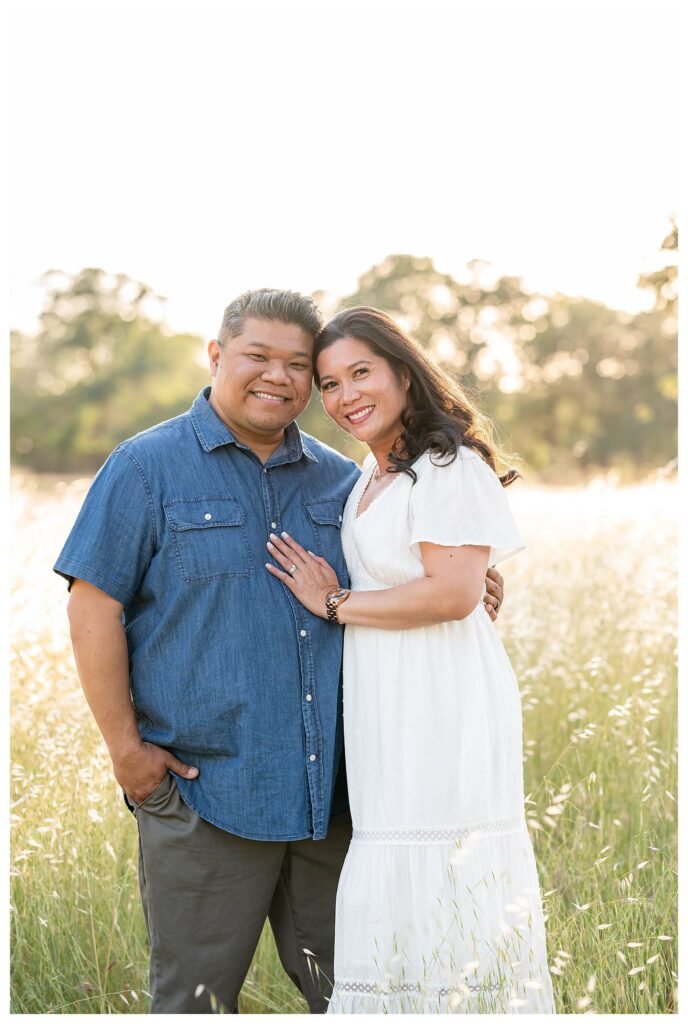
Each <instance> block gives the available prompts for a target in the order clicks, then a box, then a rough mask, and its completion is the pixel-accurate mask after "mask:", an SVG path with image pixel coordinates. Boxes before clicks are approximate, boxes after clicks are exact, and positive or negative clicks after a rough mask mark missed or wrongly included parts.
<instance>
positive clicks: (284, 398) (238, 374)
mask: <svg viewBox="0 0 688 1024" xmlns="http://www.w3.org/2000/svg"><path fill="white" fill-rule="evenodd" d="M208 355H209V357H210V373H211V376H212V378H213V382H212V392H211V395H210V404H211V405H212V406H213V408H214V410H215V412H217V414H218V415H219V416H220V417H221V418H222V419H223V420H224V421H225V423H226V424H227V426H228V427H229V429H230V430H231V431H232V433H233V434H234V435H235V437H236V438H237V440H239V441H242V442H243V443H244V444H248V445H249V447H250V446H251V445H252V444H256V445H269V444H274V443H278V442H279V441H280V440H281V437H282V434H283V431H284V428H285V427H286V426H288V425H289V424H290V423H291V422H292V421H293V420H295V419H296V417H297V416H298V415H300V413H302V412H303V410H304V409H305V408H306V406H307V405H308V400H309V398H310V396H311V385H312V382H313V338H312V337H311V335H310V334H308V333H307V332H306V331H304V329H303V328H302V327H298V326H297V325H296V324H283V323H280V322H279V321H272V320H253V319H248V320H246V322H245V324H244V329H243V331H242V332H241V334H239V335H237V337H236V338H227V340H226V341H225V343H224V345H223V346H222V348H220V346H219V344H218V343H217V341H211V342H209V344H208Z"/></svg>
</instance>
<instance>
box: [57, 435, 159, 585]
mask: <svg viewBox="0 0 688 1024" xmlns="http://www.w3.org/2000/svg"><path fill="white" fill-rule="evenodd" d="M155 544H156V533H155V518H154V512H153V505H152V501H151V497H150V489H149V486H148V483H147V481H146V479H145V477H144V475H143V471H142V470H141V468H140V466H139V465H138V463H137V461H136V460H135V458H134V457H133V456H132V455H130V454H129V453H128V452H127V451H126V450H125V449H123V448H122V447H120V448H117V449H115V451H114V452H113V453H112V455H110V457H109V458H108V460H107V462H106V463H105V464H104V465H103V466H102V467H101V469H100V470H99V472H98V474H97V475H96V477H95V479H94V480H93V483H92V484H91V487H90V489H89V491H88V494H87V495H86V498H85V500H84V503H83V505H82V506H81V511H80V512H79V515H78V516H77V519H76V522H75V523H74V526H73V527H72V530H71V533H70V534H69V536H68V538H67V541H66V543H65V545H64V547H63V549H62V551H61V553H60V556H59V558H58V559H57V562H56V563H55V565H54V567H53V568H54V571H55V572H56V573H59V575H60V576H64V577H65V579H66V580H67V581H68V583H69V586H70V588H71V585H72V582H73V581H74V580H75V579H80V580H85V581H86V582H87V583H92V584H93V586H94V587H98V589H99V590H102V591H104V592H105V593H106V594H109V595H110V597H114V598H115V600H116V601H119V602H120V603H121V604H123V605H127V604H129V603H130V602H131V600H132V599H133V598H134V597H135V595H136V592H137V590H138V589H139V586H140V583H141V580H142V579H143V576H144V575H145V573H146V570H147V568H148V565H149V564H150V560H151V558H152V556H153V552H154V550H155Z"/></svg>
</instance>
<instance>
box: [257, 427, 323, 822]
mask: <svg viewBox="0 0 688 1024" xmlns="http://www.w3.org/2000/svg"><path fill="white" fill-rule="evenodd" d="M239 447H242V448H243V447H244V446H243V445H239ZM246 450H247V451H250V449H246ZM278 453H280V455H278ZM251 454H252V455H253V453H252V452H251ZM275 455H278V457H277V460H276V461H274V462H273V458H274V457H275ZM254 457H255V456H254ZM299 457H300V453H299V452H297V451H296V450H295V449H294V448H293V447H292V446H291V445H290V446H289V448H288V449H287V451H286V452H281V450H280V449H278V452H276V453H274V454H273V456H271V457H270V459H269V460H268V462H267V463H266V464H265V465H264V466H263V471H262V473H261V483H262V492H263V506H264V508H265V522H266V527H267V531H268V534H269V533H270V531H272V532H275V533H277V534H279V533H281V521H280V508H279V501H278V498H277V491H276V489H275V488H274V487H273V486H272V482H271V480H270V477H271V475H272V472H274V471H276V470H280V469H281V468H282V467H284V466H286V465H287V464H288V463H290V462H295V461H296V460H297V459H298V458H299ZM285 592H286V595H287V599H288V601H289V604H290V606H291V610H292V614H293V616H294V624H295V627H296V638H297V643H298V652H299V664H300V665H301V715H302V719H303V729H304V734H305V739H306V743H305V749H306V778H307V781H308V798H309V802H310V812H311V827H312V829H313V833H314V835H318V834H320V833H324V831H325V822H324V821H323V787H324V778H323V758H322V753H323V750H322V731H321V728H320V721H319V719H318V714H317V702H316V696H315V668H314V664H313V649H312V646H311V635H310V631H309V629H308V621H307V620H306V617H305V615H304V608H303V605H302V604H301V602H300V601H298V600H297V599H296V598H295V597H294V595H293V594H292V593H291V591H289V590H288V589H287V588H286V587H285Z"/></svg>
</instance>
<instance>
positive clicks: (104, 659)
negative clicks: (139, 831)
mask: <svg viewBox="0 0 688 1024" xmlns="http://www.w3.org/2000/svg"><path fill="white" fill-rule="evenodd" d="M67 614H68V615H69V625H70V632H71V637H72V646H73V648H74V657H75V660H76V667H77V672H78V673H79V679H80V681H81V685H82V687H83V691H84V694H85V696H86V700H87V701H88V705H89V707H90V709H91V711H92V712H93V717H94V718H95V720H96V723H97V725H98V728H99V729H100V731H101V733H102V736H103V739H104V740H105V743H106V744H107V748H108V751H109V752H110V757H111V759H112V767H113V769H114V773H115V778H116V779H117V781H118V782H119V784H120V786H122V788H123V789H124V791H125V792H126V793H127V795H128V796H129V797H130V798H131V799H132V800H133V801H134V803H137V804H138V803H141V802H142V801H143V800H145V799H146V797H147V796H150V794H151V793H152V792H153V790H154V789H156V787H157V786H159V785H160V783H161V782H162V781H163V779H164V778H165V773H166V772H167V770H168V769H170V770H171V771H173V772H175V773H176V774H177V775H183V776H184V778H187V779H194V778H196V776H197V775H198V769H197V768H191V767H190V766H189V765H186V764H183V763H182V762H181V761H180V760H179V759H178V758H176V757H174V755H173V754H171V753H170V752H169V751H167V750H164V749H163V748H162V747H157V746H155V745H154V744H153V743H146V742H144V741H143V740H142V739H141V736H140V734H139V730H138V726H137V724H136V716H135V714H134V708H133V705H132V703H131V696H130V693H129V654H128V650H127V640H126V636H125V633H124V626H123V625H122V605H121V604H120V603H119V601H116V600H115V599H114V598H113V597H110V595H109V594H106V593H104V592H103V591H102V590H99V589H98V588H97V587H94V586H92V585H91V584H90V583H86V582H85V581H84V580H79V579H75V580H74V583H73V584H72V589H71V591H70V595H69V604H68V608H67Z"/></svg>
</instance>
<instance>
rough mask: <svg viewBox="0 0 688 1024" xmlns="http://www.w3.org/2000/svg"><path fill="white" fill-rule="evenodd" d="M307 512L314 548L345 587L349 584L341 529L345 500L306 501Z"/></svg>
mask: <svg viewBox="0 0 688 1024" xmlns="http://www.w3.org/2000/svg"><path fill="white" fill-rule="evenodd" d="M306 512H307V513H308V521H309V524H310V529H311V534H312V536H313V538H314V545H313V548H312V550H313V551H314V553H315V554H316V555H320V556H321V557H322V558H325V559H326V560H327V561H328V562H329V563H330V565H331V566H332V568H333V569H334V571H335V572H336V573H337V579H338V580H339V582H340V583H341V585H342V586H343V587H346V586H348V578H349V577H348V574H347V570H346V563H345V562H344V555H343V553H342V540H341V529H342V519H343V517H344V502H343V501H340V500H338V499H329V498H328V499H321V500H316V501H308V502H306Z"/></svg>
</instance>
